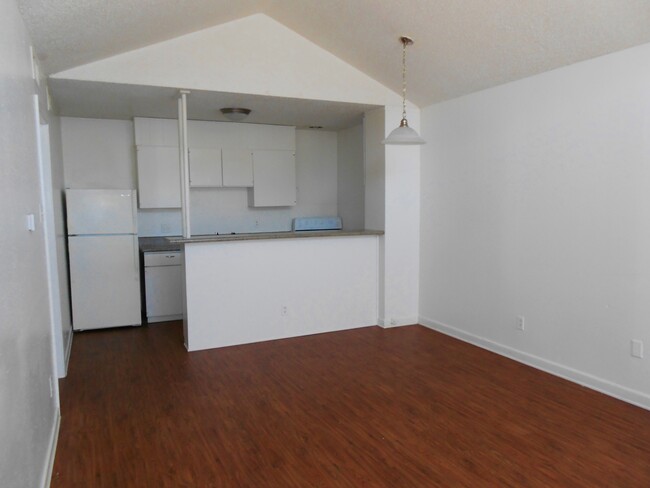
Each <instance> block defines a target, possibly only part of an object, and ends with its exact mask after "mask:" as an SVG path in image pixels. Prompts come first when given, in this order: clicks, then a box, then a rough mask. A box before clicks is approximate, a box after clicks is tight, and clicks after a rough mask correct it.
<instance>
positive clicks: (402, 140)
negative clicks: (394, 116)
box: [382, 119, 426, 145]
mask: <svg viewBox="0 0 650 488" xmlns="http://www.w3.org/2000/svg"><path fill="white" fill-rule="evenodd" d="M382 144H395V145H418V144H426V141H425V140H424V139H422V138H421V137H420V135H419V134H418V133H417V132H416V131H415V130H414V129H411V128H410V127H409V125H408V121H407V120H406V119H402V122H400V124H399V127H398V128H397V129H393V131H392V132H391V133H390V134H388V137H387V138H386V139H384V140H383V141H382Z"/></svg>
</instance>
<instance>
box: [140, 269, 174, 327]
mask: <svg viewBox="0 0 650 488" xmlns="http://www.w3.org/2000/svg"><path fill="white" fill-rule="evenodd" d="M144 289H145V300H146V303H147V319H148V320H149V321H150V322H155V321H156V320H155V318H156V317H169V316H178V315H181V314H182V313H183V267H182V266H147V267H145V269H144ZM152 319H153V320H152Z"/></svg>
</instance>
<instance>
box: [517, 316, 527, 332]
mask: <svg viewBox="0 0 650 488" xmlns="http://www.w3.org/2000/svg"><path fill="white" fill-rule="evenodd" d="M517 330H526V322H525V321H524V316H523V315H517Z"/></svg>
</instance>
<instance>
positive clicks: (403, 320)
mask: <svg viewBox="0 0 650 488" xmlns="http://www.w3.org/2000/svg"><path fill="white" fill-rule="evenodd" d="M417 323H419V318H418V317H392V318H390V319H386V318H380V319H379V320H378V321H377V325H379V326H380V327H383V328H384V329H390V328H391V327H403V326H405V325H414V324H417Z"/></svg>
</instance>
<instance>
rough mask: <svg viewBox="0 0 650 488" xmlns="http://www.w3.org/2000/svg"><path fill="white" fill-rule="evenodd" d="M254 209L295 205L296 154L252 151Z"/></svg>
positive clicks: (291, 152)
mask: <svg viewBox="0 0 650 488" xmlns="http://www.w3.org/2000/svg"><path fill="white" fill-rule="evenodd" d="M252 192H253V197H252V204H253V206H254V207H287V206H291V205H295V204H296V154H295V153H294V152H293V151H253V190H252Z"/></svg>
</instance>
